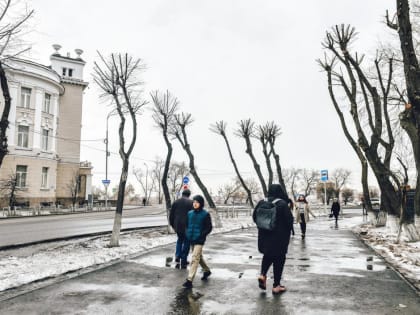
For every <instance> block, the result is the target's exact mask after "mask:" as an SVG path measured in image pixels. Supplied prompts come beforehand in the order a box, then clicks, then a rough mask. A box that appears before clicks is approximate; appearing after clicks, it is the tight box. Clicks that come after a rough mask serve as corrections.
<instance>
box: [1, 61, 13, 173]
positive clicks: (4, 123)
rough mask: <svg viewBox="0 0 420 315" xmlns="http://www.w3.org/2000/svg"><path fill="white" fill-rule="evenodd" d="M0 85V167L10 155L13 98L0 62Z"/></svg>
mask: <svg viewBox="0 0 420 315" xmlns="http://www.w3.org/2000/svg"><path fill="white" fill-rule="evenodd" d="M0 85H1V89H2V91H3V99H4V108H3V113H2V116H1V120H0V167H1V165H2V163H3V159H4V157H5V156H6V154H7V153H8V151H7V135H6V132H7V128H8V127H9V113H10V104H11V101H12V98H11V97H10V92H9V84H8V83H7V77H6V73H5V72H4V68H3V63H2V62H0Z"/></svg>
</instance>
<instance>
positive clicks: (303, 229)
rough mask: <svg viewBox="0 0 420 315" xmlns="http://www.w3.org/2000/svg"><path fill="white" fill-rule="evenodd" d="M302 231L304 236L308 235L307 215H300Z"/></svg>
mask: <svg viewBox="0 0 420 315" xmlns="http://www.w3.org/2000/svg"><path fill="white" fill-rule="evenodd" d="M299 224H300V230H301V232H302V234H303V235H305V233H306V221H305V214H304V213H301V214H300V223H299Z"/></svg>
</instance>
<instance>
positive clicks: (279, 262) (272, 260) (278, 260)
mask: <svg viewBox="0 0 420 315" xmlns="http://www.w3.org/2000/svg"><path fill="white" fill-rule="evenodd" d="M285 261H286V255H281V256H271V255H264V256H263V259H262V263H261V274H262V275H264V276H266V275H267V272H268V269H269V268H270V266H271V264H272V265H273V274H274V283H273V287H276V286H278V285H280V280H281V275H282V274H283V268H284V263H285Z"/></svg>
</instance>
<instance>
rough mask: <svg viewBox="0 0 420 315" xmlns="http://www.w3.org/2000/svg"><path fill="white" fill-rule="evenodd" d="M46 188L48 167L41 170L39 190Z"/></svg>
mask: <svg viewBox="0 0 420 315" xmlns="http://www.w3.org/2000/svg"><path fill="white" fill-rule="evenodd" d="M47 187H48V167H43V168H42V174H41V188H47Z"/></svg>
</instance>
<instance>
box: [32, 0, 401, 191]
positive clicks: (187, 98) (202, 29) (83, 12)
mask: <svg viewBox="0 0 420 315" xmlns="http://www.w3.org/2000/svg"><path fill="white" fill-rule="evenodd" d="M30 3H31V5H32V7H33V8H34V9H35V19H34V20H33V21H32V23H33V27H34V31H33V32H32V33H31V34H30V36H29V37H28V39H29V40H30V41H31V43H32V44H33V48H32V51H31V58H32V59H34V60H37V61H38V62H41V63H44V64H49V56H50V54H51V53H52V52H53V49H52V47H51V45H52V44H60V45H62V46H63V48H62V49H61V53H62V54H65V53H66V52H67V51H69V52H71V54H72V56H74V49H75V48H81V49H83V50H84V53H83V55H82V57H83V59H84V60H85V61H86V62H87V64H86V67H85V75H84V78H85V80H86V81H89V82H90V86H89V88H88V89H86V91H85V98H84V110H83V126H82V138H83V139H84V140H95V139H96V140H98V139H99V140H98V141H83V142H82V154H81V159H82V160H89V161H91V162H92V163H93V166H94V169H93V173H94V180H93V183H94V184H95V185H100V181H101V179H103V178H105V145H104V143H103V141H102V139H103V138H104V137H105V124H106V116H107V113H108V111H109V108H107V107H106V106H105V105H104V104H101V103H100V101H99V99H98V89H97V87H96V86H95V85H94V84H93V82H92V77H91V73H92V64H93V61H94V60H95V59H97V55H96V51H97V50H99V51H101V53H103V54H109V53H111V52H129V53H131V54H133V55H135V56H137V57H140V58H142V59H143V60H144V62H145V64H146V65H147V70H146V71H145V72H144V74H143V77H142V79H143V80H144V82H145V92H146V93H145V97H146V98H147V99H150V98H149V96H148V93H149V92H150V91H151V90H155V89H160V90H166V89H168V90H169V91H170V92H171V93H172V94H174V95H175V96H176V97H177V98H178V99H179V101H180V105H181V109H182V110H183V111H186V112H190V113H192V115H193V117H194V118H195V122H194V124H193V126H192V127H191V128H190V130H189V134H188V135H189V138H190V143H191V148H192V150H193V152H194V154H195V156H196V163H197V165H198V168H199V170H200V172H199V173H200V175H201V176H202V178H203V181H204V182H205V183H208V185H209V186H211V187H212V188H213V191H216V188H217V187H218V186H219V185H221V184H222V183H223V182H226V181H228V180H229V179H230V178H233V177H234V171H233V168H232V166H231V164H230V161H229V159H228V155H227V151H226V149H225V144H224V143H223V141H222V138H221V137H220V136H217V135H215V134H213V133H211V132H210V131H209V125H210V124H211V123H213V122H215V121H217V120H221V119H223V120H225V121H227V123H228V128H229V130H230V134H229V137H230V139H231V141H232V147H233V150H234V154H235V156H236V158H237V160H238V164H239V168H240V170H242V171H243V172H244V173H246V175H247V176H255V175H254V172H253V169H252V168H251V167H252V166H251V163H250V159H249V157H248V156H247V155H246V154H245V150H244V143H243V141H241V139H238V138H236V137H235V136H234V135H233V129H234V128H236V126H237V122H238V121H239V120H240V119H246V118H252V119H253V120H255V121H256V122H257V123H264V122H266V121H268V120H274V121H275V122H277V123H278V124H279V125H280V126H281V128H282V131H283V134H282V136H281V137H280V138H279V139H278V144H277V146H278V151H279V152H280V156H281V163H282V166H283V168H288V167H292V166H293V167H300V168H314V169H330V170H332V169H334V168H338V167H344V168H349V169H352V170H353V171H354V172H356V173H355V175H354V176H353V183H354V185H355V186H359V169H360V167H359V162H358V160H357V157H356V155H355V153H354V152H353V150H352V149H351V147H350V145H349V144H348V143H347V140H346V139H345V137H344V135H343V132H342V130H341V127H340V125H339V121H338V119H337V116H336V113H335V111H334V108H333V106H332V104H331V101H330V98H329V96H328V91H327V85H326V77H325V74H324V73H323V72H321V71H320V68H319V67H318V65H317V64H316V62H315V60H316V59H317V58H319V57H322V56H323V52H322V48H321V44H320V42H321V41H322V39H323V38H324V35H325V31H326V30H327V29H329V28H330V27H331V26H333V25H335V24H340V23H351V24H352V25H353V26H355V27H356V28H357V31H358V32H359V36H358V41H357V42H356V43H355V45H354V46H355V47H357V49H358V50H359V51H361V52H365V53H371V54H374V52H375V48H376V47H377V44H378V41H379V40H380V38H381V36H384V35H383V34H385V33H387V31H386V26H385V25H384V23H383V20H384V14H385V10H386V9H390V10H391V11H393V10H394V7H395V1H391V0H369V1H366V0H340V1H337V0H319V1H313V0H301V1H278V0H273V1H250V0H241V1H229V0H212V1H198V0H189V1H188V0H182V1H174V0H154V1H128V0H121V1H118V2H117V1H108V0H107V1H103V0H102V1H99V0H89V1H86V0H83V1H82V0H60V1H56V0H33V1H32V2H30ZM139 124H140V131H139V138H138V142H137V146H136V149H135V151H134V153H133V158H132V160H131V166H137V167H144V165H143V163H144V162H146V163H149V165H151V163H150V162H149V161H151V160H153V159H154V157H155V156H162V157H164V156H165V155H166V147H165V145H164V142H163V139H162V137H161V136H160V134H159V132H158V130H157V129H155V128H154V127H153V123H152V119H151V113H150V111H148V110H145V111H144V113H143V115H142V116H141V117H140V119H139ZM110 135H111V136H110V148H111V149H110V150H111V151H112V152H115V153H117V151H118V149H117V147H118V138H117V119H111V120H110ZM95 148H96V150H95ZM254 148H255V151H258V152H259V151H260V147H259V146H258V144H257V143H255V145H254ZM175 151H176V152H175V156H174V159H175V160H177V161H181V160H185V161H187V157H186V155H185V154H184V153H183V151H182V149H181V147H180V146H179V145H178V144H176V146H175ZM262 162H263V160H262V158H261V164H262ZM109 163H110V164H109V165H110V170H109V176H108V177H109V178H110V179H111V181H112V184H111V186H114V184H116V183H117V182H118V175H119V172H120V162H119V156H118V155H117V154H112V155H111V157H110V160H109ZM129 181H131V182H133V183H134V182H135V180H134V178H131V179H129Z"/></svg>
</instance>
